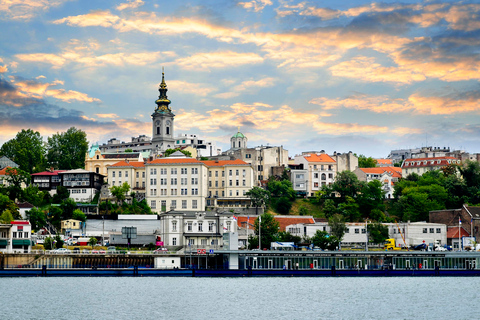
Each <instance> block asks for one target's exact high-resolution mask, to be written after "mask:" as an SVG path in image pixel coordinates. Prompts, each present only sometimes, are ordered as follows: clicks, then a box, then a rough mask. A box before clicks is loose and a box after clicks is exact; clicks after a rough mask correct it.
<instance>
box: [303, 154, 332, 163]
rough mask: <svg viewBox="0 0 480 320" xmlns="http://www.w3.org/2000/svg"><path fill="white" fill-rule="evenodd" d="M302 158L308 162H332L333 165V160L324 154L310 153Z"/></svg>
mask: <svg viewBox="0 0 480 320" xmlns="http://www.w3.org/2000/svg"><path fill="white" fill-rule="evenodd" d="M303 157H304V158H305V160H307V161H308V162H332V163H335V160H333V159H332V157H330V156H329V155H328V154H326V153H320V154H316V153H310V154H306V155H304V156H303Z"/></svg>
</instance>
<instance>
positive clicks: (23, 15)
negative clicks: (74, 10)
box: [0, 0, 69, 20]
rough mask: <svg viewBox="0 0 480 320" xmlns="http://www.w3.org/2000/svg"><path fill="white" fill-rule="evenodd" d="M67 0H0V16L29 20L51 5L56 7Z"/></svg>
mask: <svg viewBox="0 0 480 320" xmlns="http://www.w3.org/2000/svg"><path fill="white" fill-rule="evenodd" d="M66 1H69V0H8V1H0V18H2V19H11V20H30V19H31V18H33V17H35V16H36V15H37V14H39V13H40V12H43V11H48V10H49V9H50V8H51V7H57V6H59V5H61V4H63V3H64V2H66Z"/></svg>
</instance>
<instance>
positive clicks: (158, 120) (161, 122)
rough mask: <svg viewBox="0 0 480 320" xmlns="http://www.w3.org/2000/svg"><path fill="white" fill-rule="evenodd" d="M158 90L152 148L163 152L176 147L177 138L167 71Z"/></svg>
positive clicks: (153, 118) (153, 117) (153, 120)
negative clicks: (168, 95)
mask: <svg viewBox="0 0 480 320" xmlns="http://www.w3.org/2000/svg"><path fill="white" fill-rule="evenodd" d="M158 91H159V92H160V95H159V96H158V99H157V100H156V101H155V103H156V104H157V107H156V108H155V111H154V112H153V113H152V128H153V131H152V150H154V153H159V152H163V151H165V150H167V149H173V148H175V139H174V135H173V120H174V119H173V118H174V117H175V114H173V112H172V109H171V108H170V102H171V101H170V100H168V98H167V91H168V89H167V84H166V83H165V73H164V72H162V82H161V83H160V85H159V89H158Z"/></svg>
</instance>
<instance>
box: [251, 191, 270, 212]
mask: <svg viewBox="0 0 480 320" xmlns="http://www.w3.org/2000/svg"><path fill="white" fill-rule="evenodd" d="M246 196H247V197H249V198H250V201H252V206H254V207H255V214H256V215H258V207H263V206H264V205H265V203H266V202H267V201H268V192H267V191H266V190H265V189H262V188H260V187H253V188H252V189H250V190H248V191H247V193H246Z"/></svg>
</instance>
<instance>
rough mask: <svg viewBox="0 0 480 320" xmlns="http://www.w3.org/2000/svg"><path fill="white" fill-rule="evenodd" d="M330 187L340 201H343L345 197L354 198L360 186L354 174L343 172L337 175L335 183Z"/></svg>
mask: <svg viewBox="0 0 480 320" xmlns="http://www.w3.org/2000/svg"><path fill="white" fill-rule="evenodd" d="M330 187H331V189H332V190H333V191H335V192H338V193H339V194H340V197H341V198H342V199H345V198H346V197H347V196H349V197H352V198H355V197H356V196H357V194H358V193H359V192H360V189H361V188H362V185H361V183H360V181H358V178H357V176H356V175H355V173H353V172H351V171H348V170H345V171H342V172H339V173H337V176H336V177H335V182H334V183H333V184H332V185H331V186H330Z"/></svg>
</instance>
